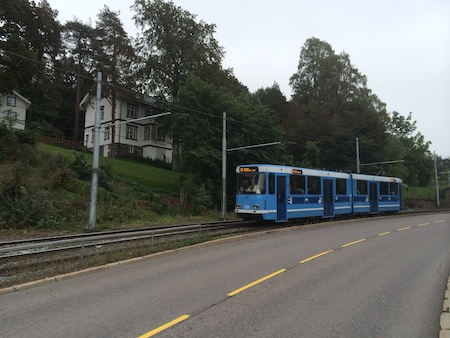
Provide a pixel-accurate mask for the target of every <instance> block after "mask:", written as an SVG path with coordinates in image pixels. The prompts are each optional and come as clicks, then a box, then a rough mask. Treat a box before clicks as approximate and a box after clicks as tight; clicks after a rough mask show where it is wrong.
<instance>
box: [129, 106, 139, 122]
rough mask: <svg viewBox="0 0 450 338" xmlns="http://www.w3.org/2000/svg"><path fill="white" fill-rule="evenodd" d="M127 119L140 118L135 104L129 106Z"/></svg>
mask: <svg viewBox="0 0 450 338" xmlns="http://www.w3.org/2000/svg"><path fill="white" fill-rule="evenodd" d="M127 117H131V118H134V119H136V118H137V117H138V106H135V105H133V104H129V103H128V105H127Z"/></svg>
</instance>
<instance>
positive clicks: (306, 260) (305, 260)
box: [300, 250, 333, 264]
mask: <svg viewBox="0 0 450 338" xmlns="http://www.w3.org/2000/svg"><path fill="white" fill-rule="evenodd" d="M330 252H333V250H328V251H324V252H321V253H320V254H317V255H314V256H311V257H309V258H306V259H304V260H302V261H301V262H300V263H301V264H303V263H306V262H309V261H312V260H313V259H316V258H318V257H320V256H323V255H326V254H329V253H330Z"/></svg>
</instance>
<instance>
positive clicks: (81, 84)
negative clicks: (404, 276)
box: [0, 0, 450, 206]
mask: <svg viewBox="0 0 450 338" xmlns="http://www.w3.org/2000/svg"><path fill="white" fill-rule="evenodd" d="M2 3H3V6H2V8H1V9H0V92H1V93H9V92H12V90H16V91H17V92H19V93H20V94H21V95H23V96H24V97H26V98H27V99H29V100H30V101H31V106H30V107H29V109H28V110H27V121H26V130H27V132H31V133H34V134H41V133H46V134H53V135H64V136H68V137H72V138H73V140H74V143H75V144H78V143H79V141H80V140H83V128H84V116H83V114H82V112H80V109H79V103H80V101H81V98H82V97H83V96H84V95H85V94H86V93H87V92H89V91H90V92H92V93H95V77H96V73H97V72H98V71H101V72H102V74H103V94H104V95H106V96H108V97H109V98H111V100H112V102H114V101H115V100H114V98H115V97H117V96H119V97H122V98H126V97H130V96H135V95H137V94H138V95H148V96H151V97H153V98H155V99H157V101H158V102H159V106H162V107H164V109H166V110H168V111H171V112H172V115H171V116H170V117H168V118H167V117H166V118H164V119H161V120H160V121H159V127H160V128H164V129H165V130H166V131H167V132H169V133H170V134H171V135H172V137H173V140H174V156H173V158H174V160H173V163H172V170H174V171H176V172H178V173H180V175H179V177H180V178H179V179H180V185H183V184H184V183H183V182H187V181H189V182H191V183H190V186H192V187H194V186H202V189H205V190H206V191H213V192H214V193H211V196H210V197H211V198H210V200H211V205H210V206H213V205H218V204H220V203H219V201H220V197H221V195H220V190H221V189H220V186H221V156H222V155H221V141H222V140H221V136H222V113H223V112H227V118H228V120H227V146H228V148H234V147H241V146H247V145H255V144H264V143H268V142H275V141H277V142H281V144H279V145H276V146H271V147H259V148H252V149H248V150H243V151H239V152H238V151H236V152H230V153H229V154H228V159H227V161H228V167H227V171H228V173H227V177H234V168H235V166H236V165H239V164H243V163H278V164H287V165H295V166H303V167H313V168H321V169H328V170H337V171H350V172H355V171H356V150H355V146H356V145H355V140H356V138H358V142H359V150H360V160H361V163H380V162H390V161H400V160H401V161H403V162H398V163H392V164H388V165H381V164H375V165H373V166H364V167H363V168H362V172H364V173H370V174H386V175H391V176H396V177H401V178H402V179H403V181H404V182H405V183H407V184H409V185H412V186H414V185H417V186H427V185H429V184H430V183H431V182H432V181H433V179H434V157H433V154H431V152H430V150H429V146H430V143H429V142H428V141H427V140H425V138H424V136H423V135H422V134H421V133H420V132H417V130H416V122H415V121H414V120H413V116H412V112H408V114H407V115H406V117H405V116H404V115H402V114H401V113H399V112H396V111H393V112H388V111H387V110H386V103H384V102H382V101H381V100H380V99H379V98H378V97H377V95H376V94H375V93H374V92H373V91H372V90H371V89H370V88H368V86H367V77H366V76H365V75H364V74H361V73H360V72H359V70H358V69H357V68H356V66H355V65H353V64H352V63H351V58H350V55H348V54H347V53H345V52H341V53H336V52H335V51H334V50H333V47H332V46H331V45H330V44H329V43H327V42H326V41H322V40H320V39H318V38H316V37H311V38H309V39H307V40H306V41H305V43H304V44H303V46H302V47H301V52H300V56H299V62H298V67H297V69H293V73H292V76H291V78H290V85H291V87H292V90H293V95H292V97H291V98H286V97H285V96H284V95H283V94H282V92H281V91H280V88H279V85H278V84H277V83H274V84H273V86H272V87H267V88H260V89H258V90H257V91H256V92H253V93H252V92H250V91H249V90H248V88H247V87H246V86H245V84H242V83H241V82H240V81H239V79H237V78H236V77H235V76H234V74H233V69H231V68H229V69H224V68H223V65H222V61H223V57H224V53H225V51H224V49H223V48H222V47H221V46H220V44H219V41H217V40H216V39H215V37H214V34H215V29H216V26H215V25H214V24H209V23H205V22H203V21H201V20H197V18H196V15H195V14H192V13H190V12H188V11H186V10H184V9H183V8H181V7H178V6H176V5H174V3H173V2H171V1H163V0H135V2H134V5H133V6H132V10H133V12H134V20H135V23H136V26H137V27H138V29H139V30H140V33H139V34H138V36H137V37H136V38H131V37H129V36H128V34H127V32H125V30H124V28H123V24H122V22H121V20H120V17H119V13H118V12H114V11H112V10H110V9H109V8H108V7H107V6H106V5H105V7H104V8H103V9H102V10H101V11H100V12H99V13H98V15H97V20H96V22H95V24H94V25H92V24H91V23H83V22H81V21H78V20H76V19H74V20H72V21H68V22H65V23H60V22H59V21H58V20H57V19H56V18H57V10H56V9H52V8H51V7H50V5H49V3H48V2H47V1H45V0H43V1H40V2H39V3H35V2H34V1H31V2H29V1H28V0H4V1H3V2H2ZM22 140H23V138H22ZM18 142H19V143H20V142H21V141H20V140H19V141H18ZM1 160H2V161H3V162H5V161H6V160H7V158H6V157H3V158H2V159H1ZM437 166H438V170H439V171H440V172H447V171H449V167H450V159H443V158H441V157H439V156H438V157H437ZM231 181H232V180H229V182H228V183H229V184H228V185H229V186H228V190H229V191H232V190H233V187H234V182H231ZM16 183H17V182H16ZM17 184H18V183H17ZM2 188H3V190H4V191H3V193H5V192H6V191H8V193H9V195H8V196H9V197H8V198H11V196H13V198H18V196H19V195H20V194H19V193H18V191H19V190H20V189H19V190H18V189H17V186H15V187H14V189H13V190H14V191H15V193H12V195H11V189H10V188H11V187H10V185H8V184H6V183H5V184H3V185H2ZM8 189H9V190H8ZM187 192H188V196H187V198H188V199H189V196H191V198H194V197H195V196H196V195H197V196H198V191H196V190H195V189H191V190H190V191H189V190H188V191H187ZM14 194H17V196H14Z"/></svg>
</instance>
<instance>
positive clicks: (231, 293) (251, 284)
mask: <svg viewBox="0 0 450 338" xmlns="http://www.w3.org/2000/svg"><path fill="white" fill-rule="evenodd" d="M285 271H286V269H281V270H278V271H276V272H274V273H272V274H270V275H267V276H266V277H263V278H260V279H258V280H256V281H254V282H253V283H250V284H247V285H245V286H243V287H241V288H239V289H237V290H234V291H233V292H230V293H229V294H227V296H228V297H232V296H234V295H237V294H238V293H240V292H242V291H244V290H247V289H249V288H251V287H252V286H255V285H257V284H259V283H262V282H264V281H265V280H268V279H269V278H272V277H274V276H276V275H279V274H280V273H283V272H285Z"/></svg>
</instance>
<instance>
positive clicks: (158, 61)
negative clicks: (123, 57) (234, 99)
mask: <svg viewBox="0 0 450 338" xmlns="http://www.w3.org/2000/svg"><path fill="white" fill-rule="evenodd" d="M132 7H133V9H134V11H135V15H134V20H135V22H136V24H137V25H138V27H140V28H141V35H140V36H139V37H138V39H137V50H138V54H139V57H140V64H141V66H140V67H139V68H140V76H139V78H140V79H141V84H142V87H143V88H145V90H150V91H152V92H157V91H159V92H161V93H162V94H163V95H164V96H169V97H172V96H175V95H177V93H178V90H179V89H180V87H181V86H182V84H183V82H184V79H185V77H186V75H187V74H188V73H193V74H196V75H201V74H204V73H205V69H210V68H213V69H214V68H216V69H217V68H220V63H221V60H222V58H223V54H224V53H223V49H222V47H220V46H219V44H218V42H217V40H216V39H215V38H214V36H213V34H214V32H215V29H216V26H215V25H214V24H207V23H205V22H203V21H200V22H197V21H196V16H195V15H193V14H191V13H189V12H188V11H186V10H183V9H182V8H181V7H178V6H176V5H175V4H174V3H173V2H172V1H168V2H166V1H163V0H135V3H134V5H133V6H132Z"/></svg>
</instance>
